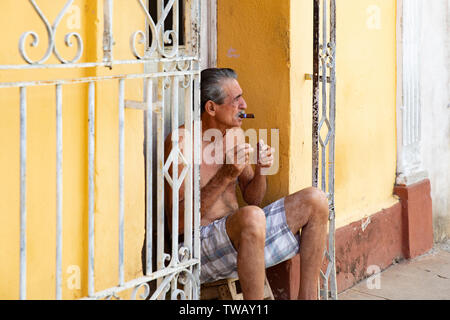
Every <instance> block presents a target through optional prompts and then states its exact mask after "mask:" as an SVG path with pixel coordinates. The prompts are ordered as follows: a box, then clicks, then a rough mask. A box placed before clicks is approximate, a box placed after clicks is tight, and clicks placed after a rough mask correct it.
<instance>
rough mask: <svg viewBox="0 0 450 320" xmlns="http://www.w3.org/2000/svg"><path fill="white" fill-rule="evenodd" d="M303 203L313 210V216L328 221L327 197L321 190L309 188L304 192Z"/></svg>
mask: <svg viewBox="0 0 450 320" xmlns="http://www.w3.org/2000/svg"><path fill="white" fill-rule="evenodd" d="M303 191H304V192H305V198H304V199H305V201H306V202H307V203H308V205H309V206H311V207H312V208H313V214H314V215H315V216H316V218H318V219H320V220H324V221H326V220H328V208H329V207H328V197H327V195H326V194H325V192H323V191H322V190H320V189H318V188H315V187H310V188H307V189H305V190H303Z"/></svg>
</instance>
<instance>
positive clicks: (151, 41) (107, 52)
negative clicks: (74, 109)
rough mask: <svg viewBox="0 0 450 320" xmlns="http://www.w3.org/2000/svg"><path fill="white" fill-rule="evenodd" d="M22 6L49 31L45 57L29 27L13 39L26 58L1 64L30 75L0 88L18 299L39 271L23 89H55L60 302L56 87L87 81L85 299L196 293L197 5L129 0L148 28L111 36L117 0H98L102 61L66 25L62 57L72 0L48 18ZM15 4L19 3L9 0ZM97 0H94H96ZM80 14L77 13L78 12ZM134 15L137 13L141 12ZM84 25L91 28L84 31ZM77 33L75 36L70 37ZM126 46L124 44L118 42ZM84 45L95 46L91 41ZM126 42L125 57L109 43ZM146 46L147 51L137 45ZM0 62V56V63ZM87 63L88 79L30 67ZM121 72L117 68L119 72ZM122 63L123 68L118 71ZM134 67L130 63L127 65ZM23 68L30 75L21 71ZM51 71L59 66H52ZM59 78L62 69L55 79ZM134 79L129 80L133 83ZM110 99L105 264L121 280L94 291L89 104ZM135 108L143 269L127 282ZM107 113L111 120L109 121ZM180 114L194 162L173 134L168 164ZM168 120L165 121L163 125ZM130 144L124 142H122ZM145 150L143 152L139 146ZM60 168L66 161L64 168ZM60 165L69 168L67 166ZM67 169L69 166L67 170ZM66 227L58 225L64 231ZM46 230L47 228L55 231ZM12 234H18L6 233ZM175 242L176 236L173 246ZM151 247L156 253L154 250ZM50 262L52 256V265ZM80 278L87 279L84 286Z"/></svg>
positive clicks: (59, 253)
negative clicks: (130, 127)
mask: <svg viewBox="0 0 450 320" xmlns="http://www.w3.org/2000/svg"><path fill="white" fill-rule="evenodd" d="M21 1H22V2H27V4H29V5H28V6H27V7H28V8H29V10H30V11H33V10H34V12H35V14H36V15H37V16H38V17H39V19H40V21H41V22H42V23H43V24H44V25H45V29H46V31H47V36H48V44H47V49H46V51H45V54H44V56H43V57H42V58H40V59H37V60H33V59H32V58H30V57H29V55H28V50H29V49H28V48H27V46H28V44H30V43H31V45H32V46H45V44H43V43H42V44H41V43H39V39H40V37H41V36H43V38H44V39H45V36H46V35H39V34H38V33H37V32H35V31H26V30H23V33H22V35H21V37H20V39H17V41H18V51H16V54H20V56H21V57H22V58H23V60H24V61H25V62H26V63H22V64H2V65H0V71H6V72H11V71H14V70H20V71H21V72H22V71H25V72H26V74H30V78H29V79H20V80H18V81H4V79H2V80H1V82H0V91H1V90H4V89H8V88H17V92H18V94H19V95H20V98H19V101H20V103H19V105H18V106H15V107H17V108H20V128H17V129H18V130H20V156H18V158H20V177H17V179H20V212H17V214H20V271H19V272H18V273H19V275H20V289H19V292H20V299H27V297H28V296H27V282H28V281H29V277H31V276H35V277H39V274H31V273H30V272H28V273H27V267H28V265H27V254H28V250H27V249H28V247H29V246H28V242H27V214H28V210H27V205H26V204H27V194H28V192H29V191H30V190H28V188H27V187H28V186H27V179H28V175H27V173H29V172H28V171H27V170H29V169H28V168H27V161H28V160H29V158H28V156H27V142H28V140H29V137H30V136H31V135H33V132H31V131H30V130H29V129H28V127H27V119H28V118H27V114H28V111H29V110H30V108H32V107H33V104H34V103H35V102H36V101H30V99H28V98H27V93H28V91H29V90H30V88H36V87H38V88H41V87H42V88H44V87H46V88H48V87H50V88H51V87H53V88H54V94H55V97H56V99H55V100H54V101H55V104H54V106H53V107H54V108H55V113H56V128H54V130H55V132H56V154H55V155H54V157H56V168H55V176H56V181H54V183H55V185H56V194H55V201H56V226H54V227H53V226H48V228H49V230H54V229H53V228H55V229H56V232H55V234H56V241H55V243H56V248H55V249H56V250H55V256H56V257H55V261H56V264H55V266H54V270H55V277H54V278H55V298H56V299H63V298H64V296H63V289H62V288H63V285H64V284H63V281H62V273H63V272H64V271H63V270H62V259H63V254H64V252H63V223H64V221H63V213H64V212H63V197H64V190H63V179H64V177H65V174H64V173H65V172H63V166H62V164H63V159H64V158H65V157H64V156H65V155H64V152H63V150H64V148H63V146H65V144H64V139H63V125H64V124H65V122H66V121H68V122H69V121H70V119H69V118H67V117H64V115H63V113H62V110H63V108H62V107H63V94H64V92H65V90H70V89H69V88H70V87H71V86H74V85H77V84H85V85H86V86H87V88H88V93H87V96H88V99H87V100H88V102H87V104H86V105H80V106H79V108H80V109H82V108H87V109H88V112H87V113H88V117H87V119H86V122H88V133H87V136H88V143H87V146H86V147H87V148H88V153H87V154H88V159H85V160H83V161H86V162H87V163H88V165H87V172H86V175H87V179H86V180H87V183H88V197H87V200H88V204H87V205H86V208H87V211H86V212H80V214H81V215H86V216H87V219H85V221H87V223H88V237H87V238H86V239H79V241H80V242H83V243H87V246H88V250H87V253H88V257H87V259H86V260H87V261H88V267H87V273H88V274H87V277H86V278H87V281H86V285H87V287H88V289H87V290H86V291H87V297H86V298H93V299H100V298H109V299H111V298H122V296H121V293H123V292H125V291H128V292H130V293H129V294H128V295H127V297H131V298H141V299H165V298H170V299H185V298H186V299H198V298H199V290H200V282H199V272H200V256H199V254H200V252H199V246H200V244H199V225H200V213H199V203H200V202H199V197H200V194H199V190H200V189H199V181H200V180H199V179H200V175H199V163H200V161H199V159H197V158H198V156H199V155H200V151H199V150H200V144H199V141H200V125H199V117H200V111H199V105H200V96H199V81H200V70H199V39H198V32H199V31H198V30H199V25H200V21H199V19H200V14H199V11H200V7H199V1H198V0H148V1H145V0H133V1H126V5H127V6H136V8H139V9H138V10H139V11H140V12H141V13H142V19H143V20H144V19H145V24H146V30H137V31H135V32H133V33H132V34H129V36H128V38H126V39H122V38H118V37H115V34H114V30H118V29H116V28H120V27H121V26H120V25H118V24H115V20H114V19H113V17H117V16H118V15H119V16H120V14H121V12H120V6H119V5H118V4H119V3H121V4H122V5H123V4H124V1H117V0H116V1H114V0H103V3H101V1H99V9H101V10H102V11H103V17H104V23H103V25H101V26H100V27H103V39H102V43H101V45H99V46H98V47H99V48H102V50H103V60H102V61H85V62H80V61H81V60H85V59H83V55H84V54H85V53H86V50H87V49H89V48H86V46H85V45H84V40H83V37H82V35H80V34H79V33H77V32H70V33H68V34H66V35H65V38H64V39H65V45H66V46H67V47H72V45H74V47H76V53H75V55H74V57H73V58H71V59H69V58H66V57H64V56H63V54H61V53H60V51H59V48H58V41H56V39H57V38H58V37H59V36H60V35H58V33H57V31H58V26H59V25H60V23H61V21H62V19H63V18H64V17H65V15H66V14H67V12H68V10H69V9H70V8H71V6H72V4H73V3H74V0H68V1H65V0H64V1H63V0H61V1H55V3H57V4H58V5H56V4H55V6H60V7H61V9H60V11H59V13H58V15H57V17H56V19H55V21H54V22H53V23H51V22H50V21H49V20H48V18H47V15H46V12H45V10H42V9H41V8H40V6H39V2H38V1H37V0H28V1H26V0H21ZM14 2H15V3H17V1H14ZM100 3H101V4H100ZM83 12H84V11H83ZM127 19H138V17H133V16H129V17H127V18H126V19H121V20H125V21H127ZM139 19H140V18H139ZM88 32H89V30H88ZM73 40H75V41H74V42H75V43H73V42H72V41H73ZM124 43H125V44H126V45H124ZM91 45H97V44H92V43H91ZM117 48H121V51H123V48H128V50H129V54H130V59H115V55H116V51H115V50H116V49H117ZM144 48H145V49H144ZM49 58H51V59H54V58H56V59H57V60H58V62H59V63H56V64H52V63H48V60H49ZM0 63H1V62H0ZM127 66H130V68H131V67H132V66H142V69H143V72H138V73H129V72H126V70H127ZM90 68H96V69H97V70H99V69H101V70H100V71H99V72H97V73H92V74H93V75H89V70H91V69H90ZM75 69H77V70H78V69H79V70H87V71H86V73H85V74H87V76H79V77H76V78H67V77H61V78H58V79H50V80H49V79H42V80H39V79H38V80H35V79H33V78H32V76H31V72H32V71H33V70H61V72H63V71H65V70H75ZM116 70H118V71H116ZM124 70H125V71H124ZM133 70H135V69H133ZM28 72H29V73H28ZM53 74H56V73H53ZM58 77H59V76H58ZM136 81H137V82H140V88H141V89H139V90H140V95H141V99H138V100H136V99H134V100H133V99H128V98H127V93H126V92H127V91H126V88H127V86H131V85H134V84H135V83H136ZM104 83H113V84H114V85H115V86H116V88H117V91H108V90H104V89H105V88H107V87H106V86H103V84H104ZM132 83H133V84H132ZM112 95H117V96H115V97H112V99H113V100H115V101H116V103H117V105H118V109H116V110H112V111H111V112H112V113H114V114H116V115H117V117H118V119H119V120H118V123H117V122H116V123H112V124H111V125H113V126H116V127H117V128H118V129H117V132H118V136H112V137H109V139H111V140H114V141H116V140H117V141H118V142H117V144H118V150H117V153H116V156H117V159H118V160H117V161H118V163H119V165H118V171H119V172H118V173H117V176H118V181H117V180H116V181H112V182H111V183H112V184H115V185H116V188H117V190H118V191H117V192H118V199H111V201H117V202H118V208H119V209H118V212H111V213H109V214H110V216H111V219H117V220H116V221H117V222H118V223H117V225H118V230H116V232H117V234H118V243H113V244H110V245H111V246H114V247H115V248H116V249H115V250H117V251H118V261H116V262H115V263H113V264H112V265H110V268H112V269H115V270H117V271H118V272H117V274H118V279H117V281H116V285H114V286H112V287H110V288H108V289H104V288H102V289H99V288H97V287H96V282H95V280H96V277H97V274H96V273H95V264H96V263H98V261H97V259H96V258H95V257H97V255H96V253H98V252H99V251H101V250H103V248H102V247H101V246H97V245H95V243H96V242H95V239H96V237H102V235H101V234H99V231H98V230H96V228H95V219H96V211H95V208H96V203H95V201H96V194H97V193H101V192H102V190H101V189H99V187H98V186H97V185H96V178H97V177H98V175H101V174H107V173H102V171H99V172H97V168H96V159H95V157H96V154H97V150H98V148H99V147H101V146H98V145H97V144H96V141H98V140H96V135H98V134H99V131H98V130H99V129H98V128H97V126H96V123H97V121H96V120H97V119H96V118H97V117H98V116H99V115H98V114H96V108H97V105H96V103H98V101H99V98H98V97H101V96H112ZM131 109H134V110H136V109H137V110H141V111H140V112H143V114H144V117H143V118H144V125H143V128H144V130H145V135H144V136H145V140H144V154H145V157H144V159H145V165H143V166H145V175H146V178H145V205H144V207H145V212H142V215H144V214H145V226H143V227H145V235H146V237H145V245H144V250H143V251H144V252H145V254H144V256H145V263H144V265H145V267H144V268H143V273H142V275H141V276H138V277H135V278H134V279H131V280H130V279H126V277H125V267H124V265H125V264H126V261H125V254H124V250H125V249H124V248H125V236H124V230H125V229H124V228H125V227H124V226H125V225H126V224H127V219H125V217H126V215H125V211H126V207H125V200H126V199H125V181H126V180H127V179H128V178H127V176H126V174H125V171H126V170H125V169H126V166H127V165H128V166H130V165H131V166H132V165H133V164H126V163H125V156H126V153H127V148H129V146H126V144H125V126H126V122H125V118H126V117H125V114H126V113H127V112H128V110H131ZM111 119H112V118H111ZM183 120H184V123H185V126H186V130H187V131H188V132H190V133H191V134H192V136H193V139H187V140H186V141H185V144H186V152H185V153H184V155H186V154H194V157H195V158H194V159H192V158H191V157H186V156H183V154H181V152H180V150H179V148H178V143H177V137H176V135H174V137H173V139H172V144H173V149H172V152H171V153H170V156H169V157H168V159H167V161H166V162H165V161H164V139H165V137H166V136H167V134H168V133H169V130H174V129H176V128H177V127H178V126H179V125H180V124H182V121H183ZM168 123H169V124H170V125H167V124H168ZM128 150H129V149H128ZM140 151H142V149H141V150H140ZM181 162H182V163H183V164H184V169H183V170H182V172H177V168H178V164H179V163H181ZM171 165H172V166H173V168H174V172H173V174H172V176H170V175H169V172H168V168H169V167H170V166H171ZM64 168H67V167H64ZM66 170H67V169H66ZM68 171H70V170H68ZM165 179H167V181H169V182H170V184H171V187H172V189H173V190H174V192H173V199H172V200H173V203H174V204H175V205H174V206H173V212H172V217H173V227H172V230H171V232H170V233H171V234H170V235H169V234H167V232H164V231H165V230H164V225H165V216H164V210H165V208H164V182H165ZM183 181H184V183H185V199H186V201H185V210H184V212H185V217H184V221H185V227H184V236H183V237H182V238H181V239H179V237H178V206H177V204H178V189H179V188H180V185H181V183H182V182H183ZM67 228H70V227H69V226H65V228H64V230H67ZM52 232H53V231H52ZM170 236H171V239H172V240H171V243H170V245H169V246H168V247H169V248H168V247H167V246H166V248H165V246H164V244H165V240H167V239H168V238H169V237H170ZM11 241H15V239H11ZM179 241H180V243H179ZM154 251H155V252H156V257H155V254H153V252H154ZM49 263H50V262H49ZM83 285H85V284H84V283H83Z"/></svg>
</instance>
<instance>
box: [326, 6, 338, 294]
mask: <svg viewBox="0 0 450 320" xmlns="http://www.w3.org/2000/svg"><path fill="white" fill-rule="evenodd" d="M330 43H331V46H332V51H331V52H332V57H331V70H330V80H331V81H330V82H331V85H330V123H331V130H332V136H331V137H330V149H329V150H330V151H329V163H330V165H329V173H328V183H329V187H328V192H329V194H330V202H331V206H330V219H329V220H330V222H329V231H328V233H329V243H328V251H329V255H330V260H331V263H332V264H333V266H332V271H331V274H330V280H329V281H330V293H331V299H333V300H336V299H337V281H336V255H335V211H334V210H335V208H334V178H335V177H334V166H335V143H336V0H330Z"/></svg>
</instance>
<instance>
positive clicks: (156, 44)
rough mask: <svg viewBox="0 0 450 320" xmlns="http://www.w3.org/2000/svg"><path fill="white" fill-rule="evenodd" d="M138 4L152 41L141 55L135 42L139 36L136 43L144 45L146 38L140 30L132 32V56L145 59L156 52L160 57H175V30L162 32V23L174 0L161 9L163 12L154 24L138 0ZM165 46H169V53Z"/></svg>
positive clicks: (176, 43) (145, 8) (176, 45)
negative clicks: (145, 19) (144, 17)
mask: <svg viewBox="0 0 450 320" xmlns="http://www.w3.org/2000/svg"><path fill="white" fill-rule="evenodd" d="M138 2H139V4H140V6H141V8H142V10H143V11H144V13H145V16H146V18H147V22H148V25H149V27H150V31H151V33H152V41H151V44H150V47H149V48H148V50H146V53H145V54H144V55H141V54H139V53H138V50H137V48H136V41H137V40H138V36H139V40H138V42H137V43H139V44H145V43H146V42H147V37H146V35H145V32H143V31H141V30H139V31H136V32H134V33H133V34H132V36H131V41H130V44H131V50H132V52H133V54H134V56H135V57H136V58H138V59H146V58H147V57H150V56H151V55H152V54H153V53H154V52H155V51H156V50H157V51H158V53H159V54H160V55H161V56H162V57H165V58H173V57H175V56H176V55H177V53H178V34H177V32H176V31H175V30H166V31H164V21H165V20H166V18H167V16H168V14H169V12H170V10H171V9H172V7H173V5H174V3H175V0H170V1H169V2H168V3H167V5H166V6H165V7H164V9H163V12H162V13H161V17H160V18H159V20H158V22H157V23H156V24H155V22H154V21H153V18H152V16H151V15H150V13H149V11H148V9H147V7H146V6H145V4H144V3H143V2H142V0H138ZM165 44H169V45H171V49H170V50H169V51H168V50H166V47H165Z"/></svg>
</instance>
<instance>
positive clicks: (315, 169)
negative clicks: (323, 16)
mask: <svg viewBox="0 0 450 320" xmlns="http://www.w3.org/2000/svg"><path fill="white" fill-rule="evenodd" d="M313 16H314V25H313V101H312V185H313V186H314V187H317V185H318V179H319V128H318V127H319V34H320V31H319V26H320V24H319V16H320V0H314V9H313Z"/></svg>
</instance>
